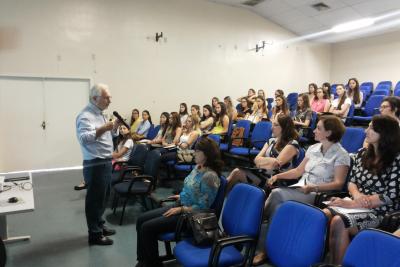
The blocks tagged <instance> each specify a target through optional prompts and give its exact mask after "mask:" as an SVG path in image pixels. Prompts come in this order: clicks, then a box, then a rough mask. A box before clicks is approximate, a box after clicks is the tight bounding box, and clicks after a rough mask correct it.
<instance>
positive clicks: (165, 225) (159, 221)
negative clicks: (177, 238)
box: [136, 207, 180, 267]
mask: <svg viewBox="0 0 400 267" xmlns="http://www.w3.org/2000/svg"><path fill="white" fill-rule="evenodd" d="M170 208H171V207H163V208H158V209H154V210H150V211H148V212H145V213H143V214H142V215H140V216H139V218H138V219H137V222H136V232H137V260H138V261H140V262H144V263H145V264H146V266H151V267H156V266H162V263H161V262H160V261H159V259H158V256H159V254H158V236H159V235H160V234H163V233H168V232H174V231H175V228H176V225H177V222H178V219H179V217H180V215H179V214H178V215H172V216H169V217H164V216H163V213H164V212H166V211H167V210H169V209H170Z"/></svg>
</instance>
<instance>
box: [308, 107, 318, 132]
mask: <svg viewBox="0 0 400 267" xmlns="http://www.w3.org/2000/svg"><path fill="white" fill-rule="evenodd" d="M317 119H318V115H317V113H316V112H315V111H313V112H312V113H311V121H310V128H311V130H314V129H315V128H316V127H317Z"/></svg>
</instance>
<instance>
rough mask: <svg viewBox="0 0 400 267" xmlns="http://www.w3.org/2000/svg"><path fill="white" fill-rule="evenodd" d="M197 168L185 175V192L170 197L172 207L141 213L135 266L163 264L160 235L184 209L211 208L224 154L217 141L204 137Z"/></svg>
mask: <svg viewBox="0 0 400 267" xmlns="http://www.w3.org/2000/svg"><path fill="white" fill-rule="evenodd" d="M195 161H196V164H197V165H196V168H195V169H194V170H193V171H192V172H191V173H190V174H189V175H188V176H187V177H186V178H185V181H184V186H183V189H182V192H181V193H180V194H179V195H174V196H171V197H170V198H171V199H175V200H176V205H174V206H173V207H162V208H158V209H155V210H151V211H148V212H146V213H144V214H142V215H140V216H139V218H138V220H137V223H136V231H137V260H138V264H137V265H136V266H151V267H153V266H154V267H156V266H163V265H162V263H161V262H160V260H159V258H158V243H157V242H158V241H157V238H158V236H159V235H160V234H162V233H166V232H172V231H174V230H175V228H176V224H177V222H178V219H179V217H180V214H181V213H183V212H188V211H192V210H196V209H208V208H210V207H211V205H212V204H213V202H214V200H215V198H216V196H217V192H218V188H219V185H220V179H219V175H220V170H221V167H222V161H221V156H220V152H219V148H218V146H217V144H216V143H215V142H214V141H213V140H211V139H209V138H207V137H205V138H202V139H200V141H198V142H197V144H196V147H195Z"/></svg>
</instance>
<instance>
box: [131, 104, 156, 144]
mask: <svg viewBox="0 0 400 267" xmlns="http://www.w3.org/2000/svg"><path fill="white" fill-rule="evenodd" d="M151 124H153V123H152V121H151V116H150V112H149V111H148V110H144V111H143V112H142V121H141V122H140V123H139V126H138V128H137V130H136V133H134V134H133V135H131V136H132V139H133V140H134V141H139V140H141V139H144V138H146V137H147V134H148V132H149V130H150V127H151Z"/></svg>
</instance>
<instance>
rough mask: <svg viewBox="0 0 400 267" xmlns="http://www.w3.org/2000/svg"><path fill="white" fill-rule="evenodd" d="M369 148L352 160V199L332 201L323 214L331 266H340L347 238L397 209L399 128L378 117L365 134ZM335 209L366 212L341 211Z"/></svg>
mask: <svg viewBox="0 0 400 267" xmlns="http://www.w3.org/2000/svg"><path fill="white" fill-rule="evenodd" d="M366 141H367V142H368V144H369V145H368V148H366V149H362V150H360V151H359V152H358V153H357V155H356V156H355V160H354V164H353V168H352V171H351V179H350V182H349V185H348V190H349V193H350V195H351V197H352V199H341V198H333V199H331V201H330V203H329V207H328V208H327V209H325V210H324V212H325V213H326V214H327V215H328V217H329V218H331V221H330V239H329V247H330V254H331V259H332V262H334V263H336V264H338V263H340V262H342V259H343V256H344V253H345V252H346V248H347V246H348V245H349V243H350V236H353V235H355V234H356V233H357V232H358V231H359V230H362V229H365V228H376V227H378V226H379V224H380V223H381V221H382V219H383V216H384V215H385V214H386V213H387V212H391V211H394V210H399V209H400V171H399V170H400V127H399V123H398V122H397V121H396V119H394V118H392V117H389V116H386V115H379V116H374V117H373V118H372V122H371V123H370V125H369V127H368V129H367V130H366ZM337 207H342V208H350V209H358V208H366V209H367V210H366V211H365V212H358V213H354V211H353V212H352V211H343V210H339V209H338V208H337Z"/></svg>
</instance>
